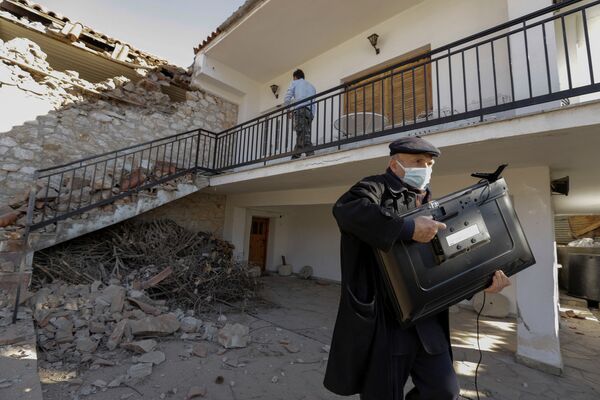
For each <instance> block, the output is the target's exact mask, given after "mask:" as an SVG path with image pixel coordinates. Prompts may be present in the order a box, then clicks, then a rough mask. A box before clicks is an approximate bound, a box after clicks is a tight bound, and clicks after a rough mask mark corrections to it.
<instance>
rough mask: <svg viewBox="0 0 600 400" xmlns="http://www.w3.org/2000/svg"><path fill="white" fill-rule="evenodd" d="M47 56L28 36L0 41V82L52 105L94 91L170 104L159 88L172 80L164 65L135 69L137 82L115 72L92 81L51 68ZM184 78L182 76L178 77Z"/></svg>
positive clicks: (77, 99)
mask: <svg viewBox="0 0 600 400" xmlns="http://www.w3.org/2000/svg"><path fill="white" fill-rule="evenodd" d="M46 58H47V55H46V53H44V51H42V49H41V48H40V46H39V45H38V44H37V43H35V42H33V41H31V40H29V39H26V38H14V39H12V40H9V41H7V42H3V41H0V59H1V60H2V61H3V62H0V82H1V83H2V84H3V85H10V86H17V87H19V88H20V89H22V90H25V91H28V92H30V93H32V94H33V95H38V96H43V97H44V98H45V100H48V101H49V102H50V103H51V104H52V105H53V106H54V108H55V109H58V108H60V107H63V106H66V105H69V104H73V103H75V102H83V101H85V100H89V98H90V95H93V94H97V95H98V96H99V97H110V98H111V99H116V100H122V101H125V102H129V103H133V104H137V105H144V106H153V107H156V106H161V105H162V106H164V108H166V109H169V108H170V107H171V104H170V103H171V101H170V98H169V96H168V95H166V94H164V93H162V91H161V87H162V86H170V81H171V78H170V77H169V76H167V75H165V74H163V73H162V71H163V68H161V69H160V71H159V70H156V71H152V70H137V72H138V74H140V77H139V80H138V81H137V82H133V81H131V80H130V79H129V78H127V77H124V76H116V77H114V78H110V79H106V80H104V81H101V82H97V83H93V82H89V81H87V80H85V79H82V78H80V77H79V73H78V72H77V71H71V70H66V71H64V72H63V71H57V70H55V69H53V68H52V67H51V66H50V64H49V63H48V62H47V61H46ZM165 72H167V73H169V72H168V71H166V70H165ZM171 75H172V74H171ZM177 76H179V75H177ZM185 81H186V80H185V79H184V78H181V77H179V78H178V80H177V82H185ZM105 95H106V96H105ZM159 108H160V107H159Z"/></svg>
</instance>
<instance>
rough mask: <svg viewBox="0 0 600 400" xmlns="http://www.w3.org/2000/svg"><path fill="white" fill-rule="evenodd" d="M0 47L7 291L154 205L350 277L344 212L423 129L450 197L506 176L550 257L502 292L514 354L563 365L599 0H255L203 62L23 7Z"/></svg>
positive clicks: (594, 216) (180, 219)
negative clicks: (479, 176)
mask: <svg viewBox="0 0 600 400" xmlns="http://www.w3.org/2000/svg"><path fill="white" fill-rule="evenodd" d="M307 4H308V5H307ZM285 15H294V16H295V18H293V19H291V20H290V19H286V20H285V24H284V22H283V17H282V16H285ZM307 21H310V22H307ZM457 21H461V22H460V23H457ZM299 38H301V39H299ZM0 39H1V41H0V57H1V58H0V60H1V61H2V62H1V63H0V82H1V83H2V86H1V87H0V98H2V101H3V104H5V102H7V101H10V102H11V103H12V104H19V102H22V104H26V105H27V106H26V107H15V108H18V109H19V112H18V113H17V112H15V113H11V115H6V117H5V116H4V115H3V117H2V120H1V121H0V124H2V132H3V133H1V134H0V155H1V157H2V159H1V162H0V188H1V189H2V191H1V194H0V205H1V206H2V209H1V212H0V226H2V228H1V230H0V235H2V236H1V238H0V239H1V240H2V243H1V247H0V263H1V265H2V276H1V278H0V279H1V281H0V283H2V285H3V286H5V287H7V288H14V287H15V285H16V284H18V282H22V283H23V284H26V280H27V279H22V278H21V277H22V276H27V274H25V275H23V274H21V273H19V272H17V268H19V267H22V268H24V270H25V271H26V272H27V271H30V267H31V259H32V255H33V253H34V252H36V251H40V250H43V249H45V248H48V247H50V246H53V245H55V244H58V243H62V242H65V241H68V240H70V239H72V238H75V237H79V236H81V235H83V234H86V233H89V232H92V231H95V230H98V229H101V228H104V227H107V226H110V225H112V224H115V223H117V222H121V221H124V220H126V219H130V218H132V217H135V216H138V215H140V214H143V215H141V216H140V217H138V218H139V219H154V218H156V217H169V218H171V219H173V220H174V221H176V222H177V223H179V224H180V225H182V226H184V227H186V228H189V229H191V230H194V231H208V232H213V233H214V234H215V235H216V236H218V237H220V238H223V239H225V240H227V241H229V242H231V243H232V244H233V246H234V249H233V250H232V251H233V253H232V255H233V257H234V258H235V259H237V260H241V261H245V262H249V263H252V264H254V265H257V266H259V267H260V268H261V269H262V270H263V271H265V272H276V271H277V270H278V268H279V267H280V265H281V264H282V261H283V264H286V262H285V260H287V265H291V266H292V269H293V272H295V273H300V271H302V270H304V271H306V270H307V269H306V268H305V267H306V266H309V267H310V270H311V271H312V274H313V275H314V276H315V277H317V278H319V279H320V280H323V281H333V282H338V281H339V280H340V259H339V247H338V244H339V232H338V228H337V226H336V224H335V221H334V220H333V218H332V217H331V207H332V205H333V203H334V202H335V200H336V199H337V198H338V197H339V196H340V195H341V194H342V193H344V192H345V191H346V190H347V188H348V187H349V186H350V185H351V184H353V183H354V182H356V181H357V180H358V179H360V178H362V177H364V176H367V175H372V174H377V173H381V172H382V171H383V170H384V169H385V167H386V165H387V157H388V154H389V150H388V144H389V143H390V142H391V141H393V140H395V139H397V138H399V137H402V136H406V135H421V136H426V137H427V139H428V140H430V141H431V142H432V143H433V144H435V145H436V146H437V147H439V148H440V149H441V150H442V152H443V157H441V158H440V159H439V162H438V163H436V171H435V175H434V177H433V179H432V188H433V189H434V191H435V192H434V196H441V195H443V194H446V193H450V192H452V191H455V190H458V189H460V188H463V187H465V186H468V185H470V184H472V183H474V180H473V178H471V177H470V174H471V173H472V172H476V171H494V170H495V169H496V167H497V166H498V165H500V164H509V167H508V169H507V170H506V172H505V174H504V176H505V178H506V180H507V182H508V185H509V188H510V193H511V196H512V199H513V202H514V205H515V208H516V211H517V213H518V215H519V218H520V221H521V223H522V225H523V228H524V230H525V233H526V235H527V238H528V240H529V244H530V246H531V249H532V251H533V253H534V255H535V259H536V260H537V263H536V265H535V266H533V267H531V268H529V269H527V270H525V271H523V272H521V273H519V274H518V275H517V276H514V277H512V278H511V281H512V283H513V285H512V286H511V287H510V288H508V289H507V290H505V291H504V292H503V295H505V296H506V298H505V300H506V303H507V310H508V313H509V314H510V315H511V316H512V317H513V318H514V323H515V325H516V329H515V330H516V333H515V335H516V347H515V349H514V353H515V356H516V359H517V360H519V362H521V363H523V364H525V365H528V366H531V367H533V368H537V369H540V370H542V371H545V372H547V373H550V374H556V375H560V374H561V373H562V372H563V367H564V366H563V355H562V354H561V343H560V340H559V321H560V313H559V263H558V260H557V246H558V247H560V248H562V246H560V245H564V244H566V243H568V242H570V241H572V240H574V239H578V238H587V239H589V240H591V241H592V242H593V237H594V236H597V232H598V231H597V229H598V226H599V225H598V222H599V219H598V215H600V182H599V181H598V178H597V171H598V167H597V162H596V158H597V155H596V153H597V149H598V148H599V147H600V136H599V135H598V134H597V131H598V128H599V127H600V102H599V101H598V100H599V97H600V94H599V93H600V82H599V80H598V79H599V76H600V2H599V1H591V0H568V1H551V0H531V1H526V2H524V1H519V0H486V1H481V0H457V1H454V2H447V1H442V0H402V1H396V0H376V1H371V2H368V3H367V2H364V1H355V0H352V1H348V0H330V1H327V6H326V7H323V6H322V2H317V1H310V2H304V1H302V2H298V1H292V0H278V1H274V0H248V1H246V2H245V3H244V5H243V6H242V7H241V8H240V9H239V10H238V11H236V12H235V13H234V14H233V15H232V16H231V17H230V18H228V19H227V20H226V21H225V22H224V23H223V24H222V25H221V26H220V27H219V28H218V29H217V30H216V31H215V32H214V33H213V34H212V35H211V36H210V37H208V38H207V39H205V40H203V41H202V42H201V43H200V44H199V46H198V47H197V48H195V49H194V50H195V60H194V63H193V65H192V67H191V68H190V70H182V69H181V68H177V67H175V66H171V65H168V63H167V62H166V61H164V60H160V59H158V58H156V57H153V56H151V55H149V54H146V53H144V52H142V51H139V50H136V49H133V48H131V46H129V45H127V44H126V43H121V42H119V41H117V40H114V39H111V38H108V37H106V36H105V35H102V34H101V33H98V32H94V31H93V30H91V29H90V28H87V27H84V26H82V25H81V24H77V23H73V22H71V21H69V20H68V19H67V18H65V17H61V16H60V15H56V14H54V13H51V12H49V11H47V10H45V9H43V8H42V7H41V6H38V5H35V4H32V3H30V2H28V1H26V0H21V1H17V0H4V1H2V2H1V3H0ZM296 68H301V69H302V70H303V71H304V72H305V73H306V79H307V80H308V81H310V82H311V83H313V84H314V85H315V87H316V88H317V95H316V96H314V97H313V98H312V99H311V102H312V103H313V104H314V107H315V110H316V111H315V116H314V120H313V122H312V140H311V141H312V143H313V145H314V151H315V154H314V155H313V156H310V157H307V158H300V159H296V160H290V158H291V156H292V155H293V154H294V152H293V149H294V145H295V140H296V136H295V132H294V127H293V126H292V122H291V119H288V118H287V113H288V111H290V110H291V109H292V108H293V105H292V106H284V105H282V98H283V93H284V92H285V88H286V87H287V86H288V85H289V82H290V81H291V79H292V72H293V71H294V70H295V69H296ZM8 99H10V100H8ZM11 109H12V108H11ZM564 177H568V182H570V189H569V188H566V187H565V182H567V181H566V180H565V179H563V178H564ZM567 193H568V196H566V194H567ZM575 216H577V218H574V217H575ZM23 238H26V239H27V242H28V245H27V246H25V245H24V244H23ZM23 251H26V253H27V256H26V257H25V258H24V261H23V262H21V260H22V258H21V254H22V253H23ZM561 251H563V250H560V249H559V250H558V253H559V254H560V252H561ZM282 256H284V257H285V258H284V259H283V260H282ZM591 300H592V301H594V299H591ZM595 301H597V300H595Z"/></svg>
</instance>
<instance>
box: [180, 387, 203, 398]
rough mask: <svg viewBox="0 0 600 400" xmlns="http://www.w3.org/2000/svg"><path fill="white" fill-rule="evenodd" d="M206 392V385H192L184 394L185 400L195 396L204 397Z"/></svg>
mask: <svg viewBox="0 0 600 400" xmlns="http://www.w3.org/2000/svg"><path fill="white" fill-rule="evenodd" d="M206 393H207V389H206V386H192V387H191V388H190V389H189V390H188V392H187V395H186V396H185V398H186V400H189V399H193V398H197V397H205V396H206Z"/></svg>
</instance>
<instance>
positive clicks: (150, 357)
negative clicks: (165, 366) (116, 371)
mask: <svg viewBox="0 0 600 400" xmlns="http://www.w3.org/2000/svg"><path fill="white" fill-rule="evenodd" d="M165 360H166V357H165V353H163V352H162V351H151V352H150V353H146V354H143V355H141V356H139V357H133V358H132V361H133V362H136V363H151V364H153V365H158V364H161V363H163V362H164V361H165Z"/></svg>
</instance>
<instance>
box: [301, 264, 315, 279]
mask: <svg viewBox="0 0 600 400" xmlns="http://www.w3.org/2000/svg"><path fill="white" fill-rule="evenodd" d="M312 275H313V268H312V267H311V266H310V265H305V266H304V267H302V269H301V270H300V272H298V276H299V277H300V278H302V279H310V277H311V276H312Z"/></svg>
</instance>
